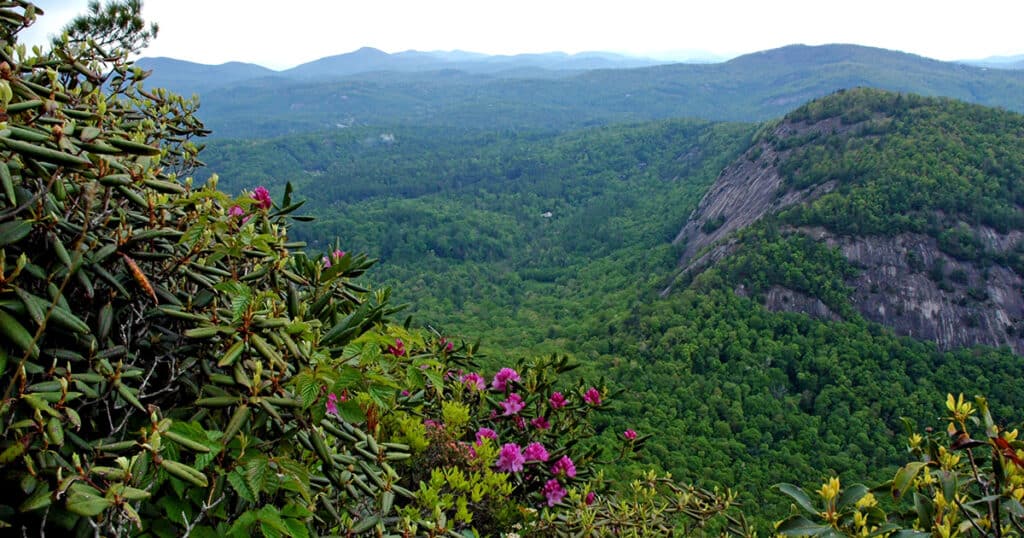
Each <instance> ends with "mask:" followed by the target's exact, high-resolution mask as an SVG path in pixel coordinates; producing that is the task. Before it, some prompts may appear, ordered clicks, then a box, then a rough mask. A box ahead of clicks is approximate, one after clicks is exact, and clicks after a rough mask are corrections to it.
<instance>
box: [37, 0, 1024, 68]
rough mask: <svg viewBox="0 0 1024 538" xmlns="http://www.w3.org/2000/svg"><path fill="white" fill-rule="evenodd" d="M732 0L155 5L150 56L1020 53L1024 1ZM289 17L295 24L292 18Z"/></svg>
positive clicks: (202, 0) (190, 1) (56, 7)
mask: <svg viewBox="0 0 1024 538" xmlns="http://www.w3.org/2000/svg"><path fill="white" fill-rule="evenodd" d="M37 3H38V4H39V6H40V7H41V8H42V9H43V10H44V11H45V12H46V15H44V16H42V17H40V19H39V21H38V22H37V25H35V26H33V27H32V28H30V29H29V30H27V31H26V33H25V34H24V39H25V41H27V42H29V43H43V42H45V41H46V40H47V37H48V36H51V35H54V34H55V33H56V32H57V31H59V29H60V28H61V27H63V25H64V24H66V23H67V21H68V20H70V19H71V18H72V17H74V16H75V15H76V14H79V13H82V12H84V11H85V6H86V4H87V0H50V1H42V0H40V1H38V2H37ZM975 5H976V6H977V7H976V8H975V9H972V10H963V9H962V6H963V4H962V3H959V2H957V3H954V2H949V1H932V2H918V1H907V2H883V1H882V0H863V1H862V2H859V3H857V4H856V5H853V6H849V5H838V4H823V3H821V2H816V1H810V0H779V1H775V2H770V3H756V4H751V3H749V2H743V1H740V0H723V1H720V2H716V3H714V4H708V5H704V4H701V5H684V4H683V3H679V4H676V3H667V2H661V1H658V0H637V1H635V2H632V3H631V4H630V5H629V8H628V9H625V8H623V7H622V6H620V5H612V4H607V5H605V4H593V3H589V2H581V1H578V0H562V1H560V2H557V3H554V2H541V1H538V0H519V1H518V2H516V3H515V4H503V3H500V2H494V3H488V4H484V3H479V2H471V1H469V0H437V1H435V2H429V3H424V2H414V1H408V0H396V1H393V2H389V3H368V2H363V3H358V4H355V3H348V2H344V3H342V2H332V1H328V0H293V1H292V2H289V3H288V4H286V5H285V6H284V7H282V6H281V4H280V3H278V2H270V1H267V0H249V1H246V2H242V1H239V0H218V1H216V2H210V1H208V0H147V1H145V2H144V4H143V16H144V17H145V18H146V20H147V21H153V22H156V23H158V24H159V25H160V33H159V35H158V37H157V38H156V39H155V40H154V41H153V43H152V44H151V45H150V47H149V48H148V49H147V50H145V51H143V53H142V56H146V57H169V58H175V59H179V60H186V61H190V62H196V63H202V64H207V65H219V64H222V63H226V62H232V61H237V62H244V63H253V64H257V65H261V66H264V67H267V68H269V69H274V70H284V69H288V68H291V67H295V66H297V65H301V64H303V63H307V62H310V61H314V60H317V59H320V58H324V57H329V56H335V55H338V54H344V53H346V52H351V51H355V50H358V49H359V48H362V47H373V48H376V49H379V50H382V51H384V52H387V53H389V54H394V53H399V52H405V51H410V50H415V51H423V52H436V51H442V52H447V51H467V52H476V53H481V54H487V55H509V56H511V55H516V54H541V53H548V52H565V53H567V54H576V53H580V52H609V53H615V54H622V55H628V56H633V57H639V58H650V59H655V60H659V61H685V60H699V61H704V60H708V59H714V60H716V61H722V60H725V59H729V58H733V57H736V56H740V55H743V54H749V53H753V52H758V51H762V50H769V49H775V48H779V47H782V46H786V45H791V44H801V43H802V44H807V45H824V44H856V45H862V46H867V47H877V48H883V49H889V50H897V51H901V52H907V53H911V54H917V55H920V56H925V57H928V58H933V59H937V60H944V61H956V60H980V59H986V58H990V57H998V56H1017V55H1020V54H1022V53H1024V46H1022V45H1021V44H1020V41H1019V40H1018V39H1017V37H1016V36H1017V35H1018V32H1017V28H1016V25H1017V21H1019V20H1022V19H1024V3H1011V4H1004V3H1000V2H991V1H989V2H985V1H982V2H980V3H976V4H975ZM282 21H286V23H284V24H282Z"/></svg>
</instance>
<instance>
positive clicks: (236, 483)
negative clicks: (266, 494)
mask: <svg viewBox="0 0 1024 538" xmlns="http://www.w3.org/2000/svg"><path fill="white" fill-rule="evenodd" d="M228 482H229V483H230V484H231V487H233V488H234V489H235V493H238V496H239V497H241V498H242V500H245V501H249V502H251V503H254V502H256V492H255V491H253V489H252V487H251V486H250V485H249V482H248V481H247V480H246V477H245V474H244V473H243V472H242V469H240V468H235V470H233V471H231V472H230V473H228ZM232 528H234V526H232Z"/></svg>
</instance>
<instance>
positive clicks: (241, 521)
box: [228, 475, 256, 538]
mask: <svg viewBox="0 0 1024 538" xmlns="http://www.w3.org/2000/svg"><path fill="white" fill-rule="evenodd" d="M228 476H229V477H230V475H228ZM255 524H256V513H255V512H253V511H252V510H247V511H245V512H242V515H240V516H238V517H237V518H236V519H235V522H234V523H232V524H231V528H230V529H228V536H233V537H238V538H251V536H250V535H249V532H250V529H251V528H252V526H253V525H255Z"/></svg>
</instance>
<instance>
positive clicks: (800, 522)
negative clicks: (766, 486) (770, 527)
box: [775, 484, 835, 536]
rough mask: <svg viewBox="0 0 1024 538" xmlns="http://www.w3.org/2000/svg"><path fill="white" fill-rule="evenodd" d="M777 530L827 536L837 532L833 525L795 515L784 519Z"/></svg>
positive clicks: (784, 532)
mask: <svg viewBox="0 0 1024 538" xmlns="http://www.w3.org/2000/svg"><path fill="white" fill-rule="evenodd" d="M780 485H781V484H780ZM776 487H778V486H776ZM780 489H781V488H780ZM791 496H792V495H791ZM775 531H776V532H778V533H779V534H784V535H786V536H826V535H832V534H835V531H834V530H833V529H832V527H829V526H828V525H820V524H818V523H815V522H813V521H811V520H809V519H807V518H805V517H804V516H793V517H791V518H789V519H786V520H784V521H782V522H781V523H779V525H778V526H777V527H776V528H775Z"/></svg>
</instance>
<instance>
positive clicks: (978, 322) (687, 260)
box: [663, 119, 1024, 354]
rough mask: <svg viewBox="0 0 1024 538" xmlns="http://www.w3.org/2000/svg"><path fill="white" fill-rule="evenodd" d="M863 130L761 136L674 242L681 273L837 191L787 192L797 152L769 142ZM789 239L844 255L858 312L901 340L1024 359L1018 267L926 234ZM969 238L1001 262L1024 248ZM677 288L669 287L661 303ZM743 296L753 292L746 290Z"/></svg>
mask: <svg viewBox="0 0 1024 538" xmlns="http://www.w3.org/2000/svg"><path fill="white" fill-rule="evenodd" d="M855 127H856V125H842V124H840V123H839V122H838V121H836V120H834V119H833V120H826V121H822V122H818V123H812V124H801V123H796V124H794V123H791V122H783V123H781V124H779V125H778V126H776V127H774V129H773V130H772V131H771V132H770V133H769V134H768V135H767V136H762V137H760V138H761V139H760V141H758V142H756V143H755V144H754V145H753V146H752V147H751V149H750V150H748V151H747V152H746V154H744V155H743V156H742V157H740V158H739V159H738V160H737V161H736V162H734V163H733V164H732V165H730V166H729V167H727V168H726V169H725V170H723V172H722V173H721V175H720V176H719V178H718V179H717V180H716V182H715V184H714V185H712V187H711V189H710V190H709V191H708V193H707V194H706V195H705V196H704V198H703V199H702V200H701V202H700V204H699V205H698V207H697V209H696V210H694V212H693V213H692V214H691V215H690V218H689V219H688V221H687V223H686V224H685V226H684V227H683V229H682V230H680V232H679V234H678V235H677V236H676V238H675V240H674V244H685V248H684V250H683V254H682V256H681V259H680V267H681V274H689V275H690V276H693V275H696V274H698V273H700V272H702V271H703V270H704V269H706V268H707V267H710V266H711V265H713V264H714V263H716V262H717V261H718V260H720V259H722V258H723V257H725V256H728V255H729V254H730V253H732V252H733V251H735V249H736V248H739V245H738V244H737V241H736V240H735V239H734V238H733V237H732V235H733V233H734V232H736V231H737V230H740V229H742V228H744V227H746V226H749V225H751V224H754V223H755V222H757V221H758V220H760V219H762V218H763V217H765V216H767V215H771V214H775V213H777V212H779V211H780V210H783V209H785V208H786V207H789V206H792V205H795V204H801V203H807V202H809V201H812V200H814V199H816V198H818V197H819V196H821V195H823V194H825V193H827V192H830V191H832V190H833V189H835V188H836V183H835V182H834V181H830V182H825V183H821V184H818V185H816V186H814V187H811V188H809V189H805V190H797V191H792V190H790V191H786V190H784V179H783V177H782V175H781V174H780V172H779V166H778V164H779V163H780V162H784V161H785V159H786V157H787V153H788V152H789V151H791V150H782V151H778V150H776V149H775V148H776V146H775V145H773V144H772V143H770V142H769V141H767V139H771V138H774V139H775V140H778V139H782V138H785V137H790V136H800V135H803V134H806V133H812V132H828V133H831V134H835V133H837V132H839V133H841V132H843V131H849V130H851V129H853V128H855ZM772 135H774V136H772ZM786 231H787V233H801V234H805V235H808V236H810V237H812V238H814V239H816V240H818V241H822V242H825V243H826V244H828V245H829V246H831V247H834V248H837V249H839V250H840V251H841V252H842V253H843V255H844V256H845V257H846V258H847V259H848V260H849V261H850V262H851V263H852V264H853V265H854V266H856V267H858V268H859V269H860V270H859V272H858V274H857V276H855V277H853V278H852V279H850V280H848V281H847V285H849V286H850V287H851V288H852V289H853V294H852V296H851V297H850V301H851V304H852V305H853V306H854V307H855V308H856V309H857V310H858V311H859V312H860V314H861V315H862V316H864V317H865V318H866V319H868V320H871V321H875V322H878V323H881V324H883V325H886V326H888V327H891V328H892V329H893V330H894V331H895V332H896V333H897V334H900V335H906V336H912V337H914V338H918V339H922V340H931V341H934V342H936V343H937V345H938V346H939V347H940V348H941V349H950V348H957V347H969V346H972V345H977V344H984V345H990V346H1004V345H1005V346H1010V347H1011V348H1013V349H1014V351H1015V352H1017V353H1021V354H1024V338H1022V337H1024V297H1022V289H1024V279H1022V278H1021V276H1020V275H1018V274H1017V273H1015V272H1014V271H1012V270H1011V269H1009V268H1007V267H1003V266H1000V265H989V266H988V267H987V268H982V267H980V266H979V265H976V264H974V263H971V262H964V261H960V260H957V259H955V258H953V257H951V256H949V255H947V254H946V253H944V252H942V250H940V248H939V246H938V244H937V241H936V240H935V239H934V238H932V237H929V236H927V235H919V234H911V233H904V234H898V235H894V236H845V235H844V236H840V235H837V234H834V233H832V232H830V231H828V230H825V229H823V228H807V227H804V228H795V229H788V230H786ZM971 232H972V233H973V234H974V236H975V237H979V238H981V240H982V242H983V243H984V244H985V248H986V249H987V250H988V251H989V252H992V253H995V254H999V253H1005V252H1008V251H1010V250H1012V249H1014V248H1017V246H1018V245H1019V244H1020V243H1021V241H1022V240H1024V234H1022V233H1020V232H1011V233H1009V234H1000V233H997V232H996V231H995V230H992V229H990V228H986V227H983V226H974V227H971ZM670 290H671V287H669V288H668V289H665V290H664V291H663V295H665V294H667V293H668V292H669V291H670ZM736 292H737V293H739V294H741V295H742V294H746V290H744V289H743V287H742V286H741V287H740V288H738V289H737V290H736ZM761 297H762V298H763V300H764V303H765V306H766V307H767V308H768V309H770V310H773V311H791V312H802V313H806V314H808V315H812V316H815V317H818V318H822V319H832V320H838V319H840V316H839V315H838V314H837V313H835V312H833V311H832V310H830V309H829V308H828V307H827V306H826V305H825V304H824V303H822V301H820V300H819V299H818V298H815V297H810V296H807V295H806V294H803V293H801V292H799V291H795V290H791V289H787V288H784V287H781V286H774V287H772V288H771V289H769V290H767V291H766V292H764V293H762V294H761Z"/></svg>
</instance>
